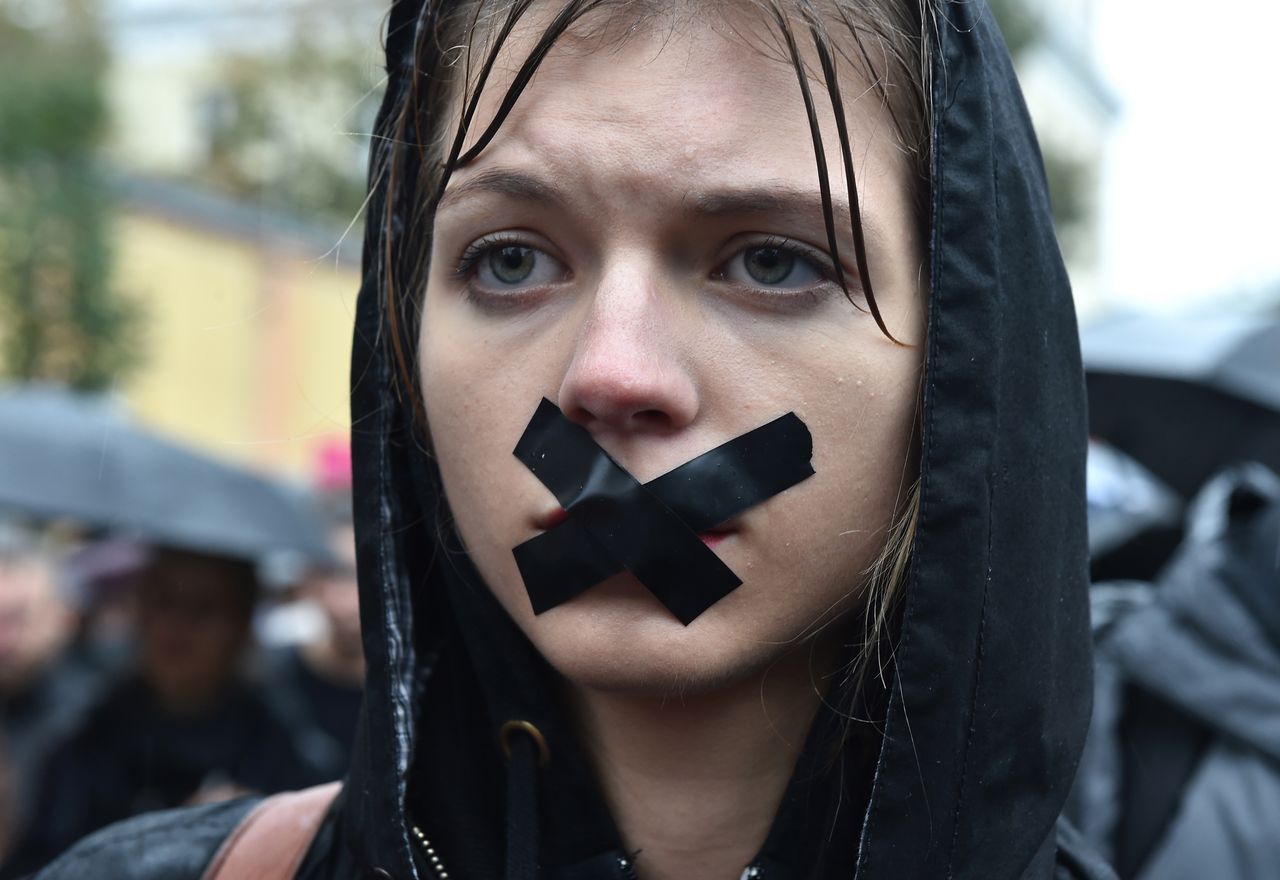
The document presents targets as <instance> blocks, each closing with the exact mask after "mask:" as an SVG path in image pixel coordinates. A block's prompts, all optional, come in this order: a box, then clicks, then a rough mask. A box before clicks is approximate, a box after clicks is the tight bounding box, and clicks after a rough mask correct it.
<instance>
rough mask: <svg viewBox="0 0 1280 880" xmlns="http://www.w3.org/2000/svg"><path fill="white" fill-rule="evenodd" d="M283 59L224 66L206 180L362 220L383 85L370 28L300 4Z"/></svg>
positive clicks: (298, 208) (328, 215) (247, 54)
mask: <svg viewBox="0 0 1280 880" xmlns="http://www.w3.org/2000/svg"><path fill="white" fill-rule="evenodd" d="M292 15H293V20H292V21H291V22H290V24H289V31H290V36H289V38H288V40H287V41H285V42H284V43H283V45H282V46H281V47H280V49H279V50H278V51H271V52H261V51H256V52H255V51H244V52H239V53H234V54H232V55H229V56H227V57H226V58H224V59H223V61H222V63H221V65H220V75H219V77H218V87H217V89H216V90H215V91H214V92H212V93H211V94H210V95H209V97H208V99H207V101H206V106H205V125H206V127H207V142H208V144H209V161H208V164H207V166H206V167H205V168H204V169H202V170H201V176H202V178H203V179H204V180H206V181H208V182H211V183H213V184H215V185H216V186H218V187H219V188H221V189H223V190H226V191H229V192H231V193H233V194H235V195H238V196H241V197H244V198H248V199H251V200H253V201H255V202H258V203H259V204H264V205H268V206H270V207H273V208H278V209H281V210H284V211H286V212H289V213H292V214H294V215H297V216H299V217H306V218H311V219H320V220H325V219H328V220H336V221H339V222H342V223H346V222H348V221H350V220H351V219H352V218H353V217H354V216H356V215H357V214H358V213H359V211H360V207H361V205H362V204H363V202H364V197H365V191H366V184H365V166H366V161H367V139H366V137H365V136H364V135H363V134H362V132H368V131H369V130H370V129H371V128H372V126H373V112H374V111H375V110H376V109H377V99H378V95H377V94H376V93H377V92H378V83H377V82H376V81H375V79H374V72H373V70H374V69H373V66H372V65H371V64H370V63H369V57H370V56H369V41H368V40H367V39H362V38H360V37H358V36H357V35H361V36H363V35H366V34H367V33H368V25H367V23H366V22H365V21H364V20H363V19H362V18H360V19H357V20H356V21H354V22H348V21H346V20H345V19H344V18H343V16H342V13H341V10H336V11H335V8H334V6H333V4H331V3H328V4H326V3H300V4H299V5H298V6H297V7H296V8H295V11H293V13H292Z"/></svg>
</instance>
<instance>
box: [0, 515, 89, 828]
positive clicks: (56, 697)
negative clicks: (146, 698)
mask: <svg viewBox="0 0 1280 880" xmlns="http://www.w3.org/2000/svg"><path fill="white" fill-rule="evenodd" d="M56 545H57V542H56V541H55V540H54V539H53V538H51V537H49V536H48V535H40V534H37V533H35V532H33V531H31V530H28V529H24V528H20V527H18V526H16V525H13V524H3V523H0V749H3V751H4V757H3V758H2V759H0V761H7V763H8V765H9V766H8V770H9V772H8V773H7V774H4V773H0V775H3V776H5V777H6V779H5V783H6V784H5V785H4V786H3V789H4V793H5V794H4V795H0V797H5V796H6V795H7V804H6V805H5V806H0V814H3V816H4V818H5V819H7V823H8V825H9V830H10V832H11V833H13V832H16V829H17V827H19V826H20V825H21V824H22V822H23V820H24V817H25V815H26V813H27V812H28V810H29V808H30V805H31V801H32V799H33V797H34V784H35V778H34V776H35V774H34V769H35V768H36V767H37V766H38V765H39V764H40V762H41V759H42V756H43V754H44V751H45V749H46V748H47V746H48V744H49V742H50V741H51V740H53V739H55V738H56V737H57V736H58V734H59V733H60V732H64V731H65V730H66V729H67V727H68V726H69V725H70V724H71V723H73V721H74V718H75V717H76V714H77V711H78V710H79V709H82V708H83V707H84V705H85V704H86V703H87V702H88V701H89V700H90V698H91V696H92V694H93V689H94V684H95V679H94V676H93V674H92V671H91V670H90V669H87V668H85V667H84V666H83V665H82V664H79V663H76V662H75V661H74V660H73V658H71V657H70V656H69V655H68V653H67V650H66V649H67V646H68V644H69V642H70V640H71V638H72V634H73V632H74V630H75V626H76V612H75V610H74V608H73V607H72V605H71V603H70V602H69V601H68V597H67V595H66V593H65V591H64V589H63V584H62V582H61V577H60V571H59V566H60V557H59V552H58V549H57V546H56ZM0 833H2V832H0Z"/></svg>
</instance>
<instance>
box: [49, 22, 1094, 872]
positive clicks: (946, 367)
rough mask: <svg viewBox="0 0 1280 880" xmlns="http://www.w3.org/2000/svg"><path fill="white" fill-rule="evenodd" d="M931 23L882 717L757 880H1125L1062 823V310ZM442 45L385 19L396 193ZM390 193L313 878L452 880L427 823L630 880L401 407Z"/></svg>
mask: <svg viewBox="0 0 1280 880" xmlns="http://www.w3.org/2000/svg"><path fill="white" fill-rule="evenodd" d="M940 6H941V8H940V9H939V11H938V14H937V15H936V16H926V18H927V20H928V23H929V24H930V25H932V24H936V25H937V28H938V33H937V38H938V48H937V56H936V58H935V59H934V61H933V65H934V67H933V71H932V84H933V85H932V88H933V104H934V107H935V114H934V118H933V125H934V143H933V148H934V156H935V160H934V161H935V179H934V187H933V192H932V200H931V222H930V229H931V237H930V241H929V249H928V251H929V254H930V259H931V267H930V274H929V276H928V277H929V279H930V291H929V304H928V315H929V330H928V332H929V336H928V341H927V345H925V346H924V349H925V361H926V366H925V370H924V376H923V380H922V385H923V392H924V406H923V411H922V417H921V421H922V425H923V435H922V437H921V450H920V477H921V507H920V520H919V528H918V534H917V538H916V543H915V545H914V548H915V549H914V557H913V561H912V566H911V574H910V580H909V582H908V584H907V587H906V597H905V602H904V604H903V607H902V612H901V624H900V632H899V635H898V638H897V640H896V645H895V647H894V650H893V651H892V656H893V658H894V667H893V668H892V669H891V670H889V672H888V675H887V681H888V682H890V685H891V689H890V690H889V691H888V692H887V693H886V694H885V695H884V710H883V712H882V713H881V716H880V717H881V718H884V719H885V720H884V723H883V724H875V725H870V724H867V725H857V726H856V730H855V733H854V735H853V736H851V737H850V738H849V739H848V740H847V741H846V742H844V745H843V746H842V747H843V748H844V751H843V752H841V753H839V754H838V755H837V756H836V757H838V760H831V759H832V757H833V754H832V751H831V749H832V748H833V747H836V746H837V745H838V743H837V742H835V741H833V740H832V739H831V738H830V736H829V735H828V734H829V730H828V728H827V727H826V724H827V722H829V721H831V720H832V719H830V718H827V719H822V718H820V719H819V722H818V723H817V724H816V725H815V728H814V731H813V732H812V733H811V735H810V737H809V739H808V741H807V745H806V749H805V752H804V754H803V755H802V757H801V759H800V762H799V765H798V768H797V773H796V775H795V776H794V777H793V780H792V783H791V785H790V786H789V787H788V790H787V793H786V796H785V797H784V799H783V803H782V804H781V806H780V809H779V812H778V814H777V816H776V818H775V820H774V825H773V828H772V829H771V831H770V832H769V834H768V837H767V839H766V841H765V843H764V846H763V847H762V849H761V851H760V853H759V854H758V855H757V857H756V858H755V860H753V862H752V864H751V866H750V867H751V869H752V871H751V872H750V873H748V874H747V875H746V876H750V877H754V878H759V880H837V878H839V880H849V878H851V877H852V876H853V873H854V872H855V871H856V872H857V876H858V878H859V880H939V878H956V880H961V878H975V880H1068V878H1107V877H1110V876H1111V875H1110V872H1109V871H1108V869H1107V868H1106V866H1105V865H1103V864H1101V863H1099V862H1098V861H1096V860H1095V859H1093V858H1092V857H1090V856H1089V855H1088V854H1087V851H1086V849H1085V848H1084V847H1082V846H1081V844H1080V841H1079V839H1078V837H1077V836H1076V834H1075V833H1074V832H1073V830H1072V829H1071V828H1070V826H1068V825H1066V824H1065V823H1063V822H1062V821H1060V813H1061V810H1062V807H1063V804H1064V802H1065V800H1066V797H1067V793H1068V790H1069V788H1070V785H1071V781H1072V778H1073V777H1074V774H1075V770H1076V764H1077V761H1078V759H1079V755H1080V750H1081V747H1082V745H1083V742H1084V737H1085V733H1086V730H1087V728H1088V719H1089V705H1090V698H1091V694H1092V687H1091V677H1090V676H1091V667H1092V663H1091V656H1090V632H1089V613H1088V610H1089V609H1088V594H1087V588H1088V583H1087V545H1086V531H1085V530H1086V527H1085V492H1084V462H1085V438H1086V430H1085V409H1084V386H1083V371H1082V368H1081V363H1080V356H1079V350H1078V337H1077V330H1076V323H1075V315H1074V307H1073V303H1072V297H1071V291H1070V288H1069V285H1068V282H1067V278H1066V274H1065V271H1064V269H1063V266H1062V262H1061V258H1060V256H1059V253H1058V248H1057V245H1056V240H1055V236H1054V231H1053V223H1052V219H1051V215H1050V211H1049V203H1048V196H1047V188H1046V184H1045V180H1044V174H1043V169H1042V164H1041V160H1040V155H1039V151H1038V147H1037V146H1036V141H1035V136H1034V133H1033V132H1032V129H1031V125H1030V122H1029V120H1028V117H1027V113H1026V109H1025V107H1024V105H1023V101H1022V97H1021V94H1020V92H1019V88H1018V85H1017V82H1016V79H1015V77H1014V74H1013V70H1012V67H1011V65H1010V62H1009V58H1008V53H1007V51H1006V49H1005V47H1004V45H1003V43H1002V40H1001V37H1000V33H999V30H998V28H997V27H996V24H995V22H994V20H993V19H992V18H991V15H990V13H989V11H988V10H987V9H986V7H985V6H984V5H983V4H980V3H969V2H958V0H957V2H943V3H941V4H940ZM424 20H425V21H429V20H430V16H429V15H427V14H426V13H425V12H424V11H423V3H422V2H421V0H399V2H395V3H394V4H393V5H392V10H391V14H390V17H389V21H388V28H387V36H386V47H387V59H388V71H389V80H388V85H387V91H386V97H385V98H384V104H383V110H382V112H381V113H380V115H379V122H378V125H377V133H378V134H377V137H376V138H375V140H374V144H375V153H374V156H373V160H372V161H373V162H374V163H375V167H376V168H379V169H385V168H387V167H392V166H394V165H395V163H396V162H398V161H400V159H399V158H397V155H399V154H395V155H388V152H389V151H391V152H393V153H394V152H395V151H398V150H399V149H400V147H399V146H398V143H399V141H400V140H401V138H399V137H397V135H396V129H395V127H394V122H395V118H396V113H395V112H393V111H395V110H396V106H397V104H396V102H397V101H398V100H400V99H401V98H402V97H403V96H404V95H405V94H407V90H409V89H412V88H415V86H414V83H415V82H416V76H417V73H416V72H417V71H419V70H421V69H423V68H424V67H430V64H429V61H430V59H426V60H424V58H423V54H424V53H430V52H436V51H440V47H439V46H437V45H435V44H434V43H433V42H431V39H432V38H431V37H426V38H425V39H426V40H427V42H426V44H425V45H424V46H421V47H416V46H415V45H414V39H415V35H417V34H420V33H422V32H423V30H424V29H423V28H422V27H421V21H424ZM428 33H429V32H428ZM426 93H427V90H421V94H426ZM797 100H799V98H798V96H797ZM725 109H726V112H732V108H728V107H726V108H725ZM436 112H438V108H437V111H436ZM404 155H405V157H406V158H405V159H404V161H406V162H413V161H415V159H414V157H415V156H417V155H418V152H417V150H416V148H413V147H410V148H408V151H407V153H406V154H404ZM406 173H407V174H408V173H416V172H406ZM397 179H399V177H398V176H397V174H386V173H380V174H375V175H374V176H373V180H374V181H375V190H374V192H373V193H372V195H371V202H370V206H369V210H370V212H371V214H372V215H373V216H378V217H381V216H383V215H384V214H383V212H384V211H386V212H389V213H390V214H392V215H394V217H393V220H392V222H388V223H385V224H384V223H381V222H380V223H371V224H369V226H368V227H367V229H366V240H365V278H366V284H365V286H364V289H363V290H362V291H361V295H360V299H359V303H358V306H357V316H356V333H355V351H354V358H353V364H352V374H351V375H352V414H353V422H355V423H357V424H359V425H360V430H358V431H354V432H353V435H352V440H353V464H354V502H355V507H354V516H355V525H356V540H357V559H358V567H359V580H360V608H361V617H362V621H363V624H364V631H363V632H364V647H365V658H366V662H367V664H368V673H367V679H366V689H365V703H364V708H363V714H362V719H361V724H360V730H359V733H358V734H357V741H356V747H355V751H354V754H353V760H352V768H351V772H350V775H349V776H348V777H347V780H346V785H345V786H344V788H343V791H342V793H341V794H340V795H339V798H338V800H337V802H336V803H335V805H334V807H333V809H332V810H331V812H330V814H329V815H328V817H327V819H326V822H325V824H324V825H323V827H322V828H321V831H320V833H319V836H318V837H317V839H316V841H315V843H314V845H313V846H312V848H311V850H310V852H309V854H308V857H307V859H306V861H305V863H304V865H303V867H302V870H301V872H300V874H299V877H300V878H302V880H338V878H343V880H346V878H354V877H368V876H380V877H390V878H395V880H408V878H414V877H418V878H433V880H438V878H440V877H441V876H442V872H441V871H440V870H438V869H436V868H435V867H433V866H432V865H430V864H428V860H427V859H426V858H425V856H424V850H423V848H422V847H421V845H420V842H419V841H418V840H417V835H416V833H415V831H414V830H413V829H414V828H415V827H417V828H420V829H421V830H422V831H423V833H424V834H425V835H426V836H427V837H428V838H429V839H430V840H431V841H432V844H433V847H434V849H433V852H434V853H435V854H436V857H437V858H438V859H439V860H440V862H441V863H442V864H443V866H444V870H446V871H447V872H448V876H449V877H450V878H464V880H494V878H497V877H501V876H503V874H504V872H505V873H506V874H507V876H511V872H512V871H513V864H515V860H513V864H504V862H505V859H504V855H503V854H504V852H506V851H507V845H508V844H509V843H512V842H515V843H516V844H517V847H516V849H517V852H526V851H527V850H525V849H521V847H524V846H525V845H527V844H529V843H530V842H531V841H532V843H533V845H534V846H535V847H536V850H535V852H534V856H535V860H536V864H538V865H539V866H540V870H539V876H540V877H541V878H543V880H608V878H616V880H623V878H626V877H627V876H628V875H629V874H630V871H631V869H630V868H629V867H628V864H629V860H630V859H631V858H632V855H631V854H628V853H626V852H625V850H624V846H623V843H622V840H621V836H620V834H619V832H618V829H617V828H616V826H615V824H614V821H613V818H612V816H611V815H610V812H609V810H608V808H607V806H606V805H605V802H604V798H603V796H602V794H601V792H600V790H599V787H598V785H597V783H596V780H595V777H594V774H593V773H592V771H591V769H590V766H589V763H588V761H587V759H586V756H585V755H584V752H583V750H582V748H581V746H580V744H579V743H578V742H577V739H576V735H575V733H574V732H573V727H572V725H571V724H570V722H569V720H568V719H567V718H566V717H565V716H564V714H563V713H562V712H561V710H560V708H559V704H558V701H557V700H556V699H555V697H554V694H555V691H556V688H557V682H556V680H555V676H554V674H553V673H552V672H551V670H550V668H549V667H548V665H547V664H546V662H545V660H543V659H542V658H541V657H540V656H539V655H538V654H537V652H536V651H535V649H534V648H533V647H532V645H530V644H529V642H528V641H527V640H526V639H525V638H524V636H523V635H522V634H521V632H520V631H519V630H518V628H517V627H516V626H515V624H514V623H513V622H512V621H511V620H510V618H509V617H508V616H507V615H506V614H505V612H504V611H503V610H502V608H501V607H500V606H499V605H498V603H497V601H496V600H495V599H494V598H493V596H492V594H491V593H490V592H489V590H488V589H487V588H486V587H485V586H484V584H483V582H482V581H481V580H480V579H479V576H478V574H477V573H476V572H475V571H474V568H473V566H471V565H470V563H469V561H468V560H467V558H466V556H465V554H464V553H462V552H461V550H460V549H459V548H457V547H455V546H453V545H452V544H449V543H447V542H449V541H450V539H449V538H448V535H449V534H450V529H449V527H448V525H447V523H446V522H442V521H441V520H440V519H439V517H440V516H441V515H442V513H443V512H444V511H445V509H446V505H445V504H444V503H442V502H443V499H442V496H441V491H442V490H441V489H440V482H439V474H438V472H437V471H436V470H435V465H434V463H433V462H432V461H431V460H430V459H429V458H428V457H427V456H425V455H423V454H422V453H421V451H420V450H421V448H422V444H421V441H420V439H419V438H415V437H414V436H413V434H412V432H413V430H414V428H413V419H412V407H411V405H410V401H409V399H408V395H407V394H406V393H404V392H403V391H400V390H398V389H397V386H396V379H395V376H396V368H395V365H394V362H393V361H392V355H391V354H390V351H389V347H388V345H387V344H386V342H385V340H386V339H387V338H388V336H389V333H390V332H391V331H390V330H389V329H388V327H389V324H388V322H389V320H390V317H389V315H388V313H387V311H386V308H385V302H386V298H385V296H384V291H383V289H382V287H381V277H382V276H381V268H380V267H381V266H382V265H383V263H382V260H381V254H382V253H383V247H384V245H385V244H386V242H385V240H384V238H383V236H384V235H385V234H386V230H388V229H392V230H403V229H406V228H409V227H411V226H412V225H413V224H414V223H417V222H419V221H418V219H417V218H416V217H411V216H402V214H403V213H404V212H407V211H414V210H416V208H415V207H414V206H413V200H411V199H405V198H403V197H402V195H403V194H397V197H396V198H389V194H388V192H387V190H386V186H387V185H388V183H387V182H388V181H389V180H397ZM406 258H411V259H415V260H416V259H418V258H419V255H418V254H406ZM536 404H537V401H534V400H531V401H529V406H530V411H532V409H533V407H534V406H535V405H536ZM515 439H516V438H513V441H514V440H515ZM822 478H823V477H822V473H821V472H820V473H818V474H817V475H816V477H815V479H819V480H820V479H822ZM442 542H446V545H445V546H442ZM510 719H521V720H526V721H529V722H531V723H533V724H535V725H536V726H537V727H538V729H539V730H540V731H541V732H542V733H543V734H544V736H545V738H546V741H547V743H548V746H549V749H550V754H551V756H552V757H551V760H550V763H548V764H547V765H546V766H545V767H543V768H541V769H539V768H538V767H536V765H535V764H534V761H535V760H536V758H535V756H534V755H533V754H532V753H531V752H530V751H529V747H530V744H529V742H528V741H527V740H525V739H523V738H522V737H519V736H517V738H516V741H517V757H516V758H513V759H512V761H511V762H508V761H507V760H506V758H505V757H504V755H503V752H502V750H501V748H500V746H499V742H498V731H499V729H500V727H501V725H502V724H503V723H504V722H505V721H507V720H510ZM242 809H243V807H234V808H233V807H222V808H218V809H205V810H200V811H195V812H182V813H177V814H170V815H169V816H167V817H151V818H147V819H141V820H135V821H134V822H132V823H129V824H127V825H124V826H121V827H118V828H116V829H113V830H110V831H107V832H104V833H103V834H101V835H99V836H97V837H96V838H94V839H92V840H90V841H86V842H85V843H83V844H81V845H80V846H78V847H76V848H75V849H73V850H72V851H71V852H70V853H68V854H67V855H66V856H65V857H64V858H63V859H61V860H59V861H58V862H57V863H56V864H55V865H53V866H52V867H50V868H49V869H48V870H47V871H46V872H45V873H44V874H42V875H41V878H42V880H64V878H71V877H79V876H83V873H82V872H83V870H84V867H85V866H86V865H87V864H94V865H100V866H104V870H110V871H112V872H113V876H115V877H116V878H119V880H143V878H147V880H150V878H160V877H165V878H171V880H195V878H196V877H197V876H198V874H199V870H200V868H201V867H202V866H203V864H204V862H206V861H207V860H208V858H209V857H210V856H211V855H212V853H213V851H214V850H215V849H216V847H217V845H218V842H219V839H220V838H219V831H218V830H214V826H216V828H217V829H220V830H221V833H222V834H226V833H229V832H230V830H231V829H232V827H234V825H235V822H236V821H237V820H238V818H239V816H240V815H241V814H242V812H241V811H242ZM193 825H194V826H195V828H196V830H195V831H191V830H189V829H190V828H191V826H193ZM144 839H145V840H149V841H153V842H155V843H156V844H157V845H158V846H159V847H160V849H159V850H156V852H159V853H162V854H163V855H161V856H156V857H154V858H150V859H149V860H148V861H147V862H146V863H145V864H144V863H142V862H140V861H135V860H133V859H131V858H130V853H131V852H132V851H134V850H137V849H139V848H141V847H143V846H144V843H143V842H142V841H143V840H144ZM639 858H641V859H642V858H643V854H640V856H639Z"/></svg>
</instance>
